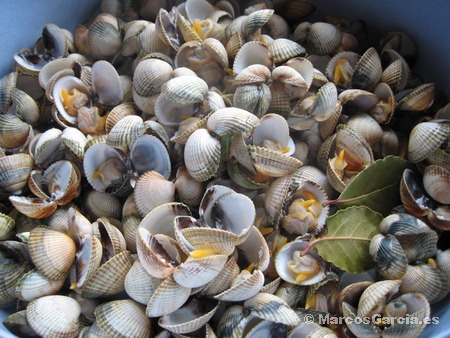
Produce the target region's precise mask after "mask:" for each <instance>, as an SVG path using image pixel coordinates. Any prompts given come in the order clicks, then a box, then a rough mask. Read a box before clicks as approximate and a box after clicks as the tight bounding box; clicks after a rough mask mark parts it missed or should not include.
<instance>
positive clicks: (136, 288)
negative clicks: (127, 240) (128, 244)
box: [124, 258, 163, 305]
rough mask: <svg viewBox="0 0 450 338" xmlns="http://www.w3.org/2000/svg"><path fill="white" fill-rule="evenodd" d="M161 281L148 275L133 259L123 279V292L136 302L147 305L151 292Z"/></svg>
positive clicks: (137, 260) (138, 262) (139, 263)
mask: <svg viewBox="0 0 450 338" xmlns="http://www.w3.org/2000/svg"><path fill="white" fill-rule="evenodd" d="M162 281H163V279H161V278H156V277H153V276H151V275H149V274H148V272H147V271H146V270H145V269H144V267H143V266H142V264H141V262H140V261H139V258H138V259H135V260H134V262H133V265H132V266H131V268H130V270H129V271H128V273H127V276H126V277H125V282H124V285H125V292H126V293H127V294H128V295H129V296H130V297H131V298H132V299H134V300H135V301H136V302H138V303H141V304H143V305H147V303H148V301H149V300H150V297H151V296H152V295H153V292H155V290H156V289H157V288H158V286H159V285H160V284H161V283H162Z"/></svg>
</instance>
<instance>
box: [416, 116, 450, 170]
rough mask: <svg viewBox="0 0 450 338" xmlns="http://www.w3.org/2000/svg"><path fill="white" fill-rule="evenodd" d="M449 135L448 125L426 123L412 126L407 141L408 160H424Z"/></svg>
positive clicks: (449, 126)
mask: <svg viewBox="0 0 450 338" xmlns="http://www.w3.org/2000/svg"><path fill="white" fill-rule="evenodd" d="M449 134H450V125H449V124H448V123H440V122H439V121H433V120H431V121H427V122H421V123H418V124H417V125H416V126H414V128H413V130H411V133H410V135H409V140H408V159H409V160H410V161H411V162H414V163H416V162H420V161H422V160H424V159H425V158H426V157H427V156H428V155H429V154H430V153H431V152H432V151H434V150H436V149H438V148H439V147H440V146H441V144H442V143H443V142H444V141H445V140H446V139H447V137H448V135H449Z"/></svg>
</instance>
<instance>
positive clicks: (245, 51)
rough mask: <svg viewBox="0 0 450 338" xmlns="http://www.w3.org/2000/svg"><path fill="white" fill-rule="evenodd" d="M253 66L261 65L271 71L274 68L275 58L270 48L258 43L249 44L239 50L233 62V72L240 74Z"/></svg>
mask: <svg viewBox="0 0 450 338" xmlns="http://www.w3.org/2000/svg"><path fill="white" fill-rule="evenodd" d="M253 64H261V65H264V66H266V67H267V68H269V69H272V68H273V58H272V56H271V55H270V52H269V48H268V47H266V46H265V45H264V44H263V43H261V42H258V41H250V42H247V43H245V44H244V45H243V46H242V47H241V48H240V49H239V51H238V53H237V54H236V57H235V59H234V62H233V72H234V74H239V73H240V72H241V71H242V70H244V69H245V68H247V67H248V66H250V65H253Z"/></svg>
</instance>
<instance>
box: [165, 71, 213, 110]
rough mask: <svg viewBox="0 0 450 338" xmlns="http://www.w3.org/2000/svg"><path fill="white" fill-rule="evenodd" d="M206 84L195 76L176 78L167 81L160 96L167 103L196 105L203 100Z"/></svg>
mask: <svg viewBox="0 0 450 338" xmlns="http://www.w3.org/2000/svg"><path fill="white" fill-rule="evenodd" d="M207 92H208V85H207V83H206V82H205V81H204V80H202V79H201V78H199V77H197V76H186V75H183V76H178V77H175V78H173V79H170V80H169V81H167V82H166V83H165V84H164V85H163V86H162V88H161V94H162V95H164V97H165V98H167V99H168V100H169V101H171V102H174V103H179V104H191V103H198V102H201V101H203V100H204V99H205V97H206V93H207Z"/></svg>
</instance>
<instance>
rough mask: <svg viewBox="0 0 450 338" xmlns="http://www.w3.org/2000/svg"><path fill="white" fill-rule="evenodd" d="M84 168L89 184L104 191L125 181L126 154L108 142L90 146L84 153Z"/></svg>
mask: <svg viewBox="0 0 450 338" xmlns="http://www.w3.org/2000/svg"><path fill="white" fill-rule="evenodd" d="M83 168H84V173H85V175H86V178H87V180H88V182H89V184H90V185H91V186H92V187H93V188H94V189H95V190H97V191H100V192H104V191H106V190H107V189H111V188H113V189H114V187H121V186H122V185H123V184H124V183H125V177H126V169H127V168H126V165H125V154H124V153H123V152H121V151H119V150H118V149H116V148H114V147H112V146H110V145H108V144H105V143H97V144H94V145H92V146H90V147H89V148H88V149H87V150H86V153H85V155H84V159H83Z"/></svg>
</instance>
